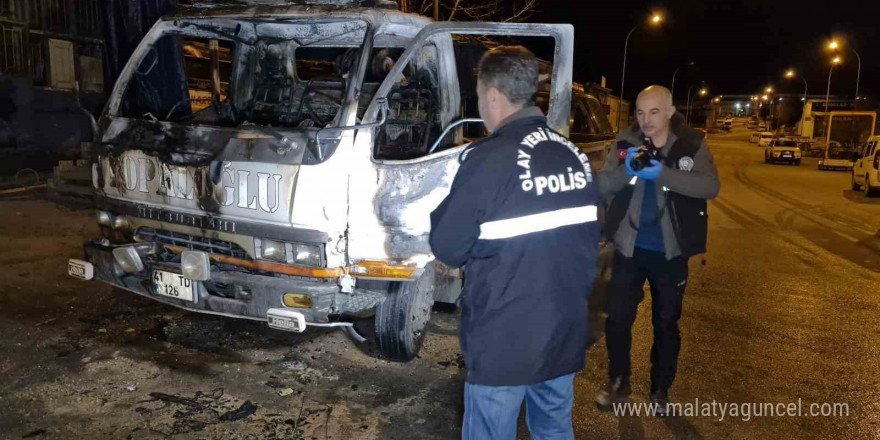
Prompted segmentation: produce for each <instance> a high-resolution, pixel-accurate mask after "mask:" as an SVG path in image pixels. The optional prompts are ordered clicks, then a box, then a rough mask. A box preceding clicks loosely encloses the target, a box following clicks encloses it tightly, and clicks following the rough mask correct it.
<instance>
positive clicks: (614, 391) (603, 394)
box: [596, 377, 630, 410]
mask: <svg viewBox="0 0 880 440" xmlns="http://www.w3.org/2000/svg"><path fill="white" fill-rule="evenodd" d="M629 393H630V388H629V381H628V380H626V379H624V378H622V377H617V378H614V380H612V381H611V382H608V383H607V384H605V387H604V388H603V389H602V391H600V392H599V394H598V395H597V396H596V405H597V406H598V407H599V409H604V410H608V409H611V406H612V405H613V404H615V403H627V402H629Z"/></svg>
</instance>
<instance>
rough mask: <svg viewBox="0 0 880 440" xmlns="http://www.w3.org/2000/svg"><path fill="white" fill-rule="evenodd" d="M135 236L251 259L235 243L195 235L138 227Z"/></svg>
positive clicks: (210, 252) (141, 238)
mask: <svg viewBox="0 0 880 440" xmlns="http://www.w3.org/2000/svg"><path fill="white" fill-rule="evenodd" d="M135 238H136V239H137V240H138V241H149V242H153V243H159V244H163V245H170V246H179V247H183V248H187V249H191V250H194V251H204V252H207V253H209V254H220V255H226V256H229V257H233V258H241V259H245V260H250V259H251V258H250V256H249V255H248V254H247V252H245V251H244V249H242V248H241V246H239V245H237V244H235V243H231V242H228V241H223V240H215V239H212V238H205V237H199V236H196V235H189V234H182V233H180V232H172V231H165V230H162V229H155V228H147V227H142V228H138V230H137V233H136V234H135Z"/></svg>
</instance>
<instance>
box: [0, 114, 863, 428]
mask: <svg viewBox="0 0 880 440" xmlns="http://www.w3.org/2000/svg"><path fill="white" fill-rule="evenodd" d="M747 136H748V133H747V132H745V131H744V130H736V131H734V133H733V134H719V135H710V141H709V142H710V147H711V149H712V152H713V153H714V155H715V159H716V164H717V165H718V169H719V172H720V176H721V181H722V189H721V194H720V196H719V198H718V199H716V200H714V201H712V202H711V203H710V207H709V222H710V232H709V234H710V235H709V252H708V254H707V255H706V257H705V264H704V263H703V259H701V258H695V259H693V260H692V261H691V278H690V283H689V288H688V291H687V293H686V297H685V302H684V313H683V318H682V321H681V329H682V335H683V347H682V353H681V360H680V364H679V377H678V379H677V381H676V383H675V385H674V387H673V388H672V390H671V398H672V400H673V401H674V402H679V403H682V404H685V403H694V402H695V401H697V400H696V399H699V400H698V401H697V402H699V403H700V404H703V403H709V404H711V402H713V401H714V402H715V403H716V407H715V411H716V413H715V414H710V413H706V412H705V411H706V410H705V407H704V406H701V407H698V408H697V409H698V412H697V413H696V414H689V415H688V414H686V415H684V416H682V417H674V418H668V419H662V420H661V419H656V418H654V417H650V416H645V415H641V416H638V417H636V416H625V417H617V416H615V415H614V414H612V413H607V412H600V411H598V410H597V409H596V407H595V405H594V404H593V397H594V396H595V394H596V392H597V391H598V390H599V388H600V387H601V386H602V384H603V382H604V381H605V367H606V360H605V359H606V358H605V349H604V345H603V343H604V340H600V341H599V343H598V344H596V345H595V346H594V347H593V348H592V349H591V350H590V351H589V352H588V353H587V363H588V367H587V369H586V370H585V371H584V372H582V373H581V374H579V375H578V376H577V379H576V403H575V411H574V421H575V428H576V437H577V438H578V439H614V438H624V439H630V438H632V439H641V438H645V439H665V438H694V439H700V438H711V439H719V438H720V439H726V438H736V439H740V438H742V439H753V438H793V439H794V438H798V439H799V438H859V439H876V438H880V416H878V414H880V325H878V324H880V318H878V317H880V292H878V286H880V238H878V235H877V234H878V230H880V199H873V200H868V199H865V198H864V197H863V196H862V195H861V194H857V193H854V192H852V191H849V190H848V188H849V174H848V173H841V172H830V171H818V170H816V167H815V160H814V159H805V160H804V163H803V165H802V166H800V167H795V166H785V165H767V164H764V163H763V160H762V152H761V150H760V149H759V148H757V147H756V146H755V145H754V144H749V143H748V142H747ZM0 212H3V213H4V214H3V215H2V216H0V242H2V243H4V244H5V245H6V252H4V253H3V254H2V255H0V334H2V335H4V336H5V337H3V338H0V352H2V353H3V354H2V355H0V375H2V377H3V378H4V379H3V380H2V381H0V439H7V438H9V439H19V438H38V439H44V438H83V439H91V438H108V439H117V438H119V439H246V438H249V439H250V438H252V439H301V438H303V439H313V438H314V439H329V438H334V439H383V440H384V439H455V438H458V437H459V435H460V434H459V431H458V426H459V423H460V420H461V414H462V392H461V387H462V381H463V380H464V377H465V375H464V369H463V368H462V365H461V359H460V356H459V354H458V347H457V339H456V336H455V328H456V325H457V322H456V319H457V315H456V314H455V313H448V312H442V311H438V312H436V313H435V314H434V316H433V318H432V323H431V328H430V331H431V333H430V335H429V338H428V340H427V342H426V346H425V348H424V349H423V352H422V354H421V356H420V358H418V359H416V360H414V361H413V362H410V363H407V364H400V363H390V362H386V361H384V360H381V359H377V358H376V355H375V351H374V350H373V349H372V347H370V346H369V345H367V346H364V347H354V346H353V345H352V344H351V343H350V342H349V341H348V340H347V339H346V338H345V337H344V336H343V335H342V334H341V333H339V332H328V331H316V330H310V331H308V332H306V333H304V334H301V335H296V334H288V333H284V332H279V331H274V330H270V329H268V328H266V326H265V325H264V324H262V323H258V322H246V321H237V320H229V319H224V318H220V317H213V316H205V315H198V314H193V313H188V312H184V311H180V310H177V309H173V308H170V307H167V306H164V305H160V304H157V303H154V302H152V301H149V300H146V299H143V298H140V297H137V296H135V295H133V294H128V293H125V292H114V291H113V290H111V289H110V288H108V287H106V286H101V285H98V284H94V283H82V282H78V281H76V280H72V279H70V278H68V277H67V276H66V273H65V267H66V266H65V262H66V259H67V258H69V257H70V256H76V255H79V254H80V253H81V251H80V248H79V246H80V244H81V243H82V242H83V241H84V240H85V239H87V238H89V237H93V236H95V235H96V234H97V228H96V226H95V221H94V217H93V215H92V213H91V211H89V210H85V211H71V210H69V209H66V208H64V207H60V206H57V205H55V204H53V203H50V202H47V201H45V200H41V199H39V198H34V197H19V198H15V199H0ZM649 307H650V298H646V300H645V302H644V303H643V304H642V306H641V312H640V315H639V319H638V320H637V322H636V324H635V328H634V331H633V333H634V341H633V366H634V372H633V386H634V394H633V401H635V402H646V401H647V398H646V395H647V392H648V385H649V383H648V381H649V378H648V356H649V351H650V345H651V324H650V313H649ZM798 402H800V405H801V408H802V409H801V411H802V413H803V414H804V415H801V416H794V417H789V416H772V417H771V416H768V415H767V414H766V412H763V413H762V414H761V415H760V416H758V415H751V416H750V417H748V420H744V419H746V418H747V417H745V416H744V414H742V412H741V411H740V412H739V413H738V415H737V416H733V415H731V414H730V412H729V411H730V408H731V405H734V404H735V405H740V404H745V403H772V404H774V405H775V404H779V403H783V404H789V403H795V404H797V403H798ZM814 403H817V404H822V403H829V404H834V403H842V404H846V405H847V407H846V408H847V409H848V415H844V416H837V417H822V416H819V417H810V416H809V415H807V414H808V413H809V411H810V409H811V404H814ZM720 405H727V408H728V413H727V414H725V417H724V418H723V420H719V418H720V417H721V414H720V413H719V412H718V411H719V410H720ZM682 408H683V409H684V408H685V407H684V406H683V407H682ZM748 408H749V412H750V414H753V410H752V409H751V407H748ZM819 409H820V410H821V407H819ZM829 409H830V407H829ZM838 409H841V407H840V406H838ZM523 427H524V426H523ZM520 438H524V439H525V438H528V436H527V434H526V433H525V432H522V433H521V435H520Z"/></svg>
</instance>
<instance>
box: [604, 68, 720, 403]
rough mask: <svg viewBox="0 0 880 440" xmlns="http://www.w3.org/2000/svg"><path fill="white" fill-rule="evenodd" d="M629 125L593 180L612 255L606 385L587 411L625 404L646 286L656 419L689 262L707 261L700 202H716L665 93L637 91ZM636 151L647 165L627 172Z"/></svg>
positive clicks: (668, 381) (691, 139)
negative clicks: (650, 153)
mask: <svg viewBox="0 0 880 440" xmlns="http://www.w3.org/2000/svg"><path fill="white" fill-rule="evenodd" d="M636 119H637V123H636V124H633V126H632V127H630V128H629V129H627V130H624V131H623V132H622V133H621V134H620V135H619V136H618V138H617V140H618V142H617V150H616V151H615V152H613V153H612V154H609V155H608V159H607V160H606V162H605V167H604V168H603V169H602V171H600V172H599V173H598V174H599V176H598V177H599V185H600V191H601V193H602V195H605V196H610V195H613V197H614V198H613V199H612V201H611V206H610V207H609V209H608V213H607V216H606V220H605V232H606V235H607V236H608V238H610V239H611V240H612V241H613V242H614V249H615V253H614V263H613V266H612V274H611V284H610V291H609V295H608V303H607V305H606V312H607V313H608V320H607V321H606V322H605V334H606V339H605V341H606V346H607V348H608V358H609V361H608V369H609V372H608V376H609V382H608V384H607V385H606V386H605V389H604V390H603V391H602V392H601V393H600V394H599V396H598V397H597V398H596V402H597V403H598V404H599V405H600V407H609V406H610V405H611V404H613V403H621V402H626V401H627V400H628V396H629V393H630V383H629V376H630V346H631V342H632V325H633V322H634V321H635V319H636V309H637V307H638V305H639V303H640V302H641V300H642V298H643V297H644V291H643V288H644V285H645V280H646V279H647V281H648V283H649V284H650V286H651V307H652V322H653V325H654V346H653V348H652V349H651V394H650V399H651V402H652V403H655V404H656V405H657V406H656V413H657V414H658V415H661V416H662V415H665V414H666V413H667V403H668V391H669V388H670V387H671V386H672V381H673V380H674V379H675V373H676V368H677V364H678V353H679V350H680V348H681V336H680V334H679V330H678V320H679V318H680V317H681V306H682V299H683V295H684V291H685V287H686V286H687V279H688V258H689V257H691V256H693V255H697V254H701V253H704V252H706V230H707V225H708V216H707V214H706V212H707V210H706V200H707V199H712V198H714V197H715V196H716V195H717V194H718V191H719V189H720V183H719V181H718V173H717V171H716V169H715V163H714V161H713V159H712V153H710V152H709V149H708V148H707V147H706V140H705V139H704V137H703V135H702V134H701V133H700V132H698V131H696V130H692V129H690V128H687V127H686V126H685V125H684V123H683V120H682V118H681V115H680V114H677V113H676V112H675V107H673V106H672V95H671V94H670V93H669V90H667V89H666V88H665V87H662V86H651V87H648V88H646V89H645V90H643V91H642V93H640V94H639V96H638V99H637V100H636ZM645 146H649V147H654V148H655V149H656V150H655V151H656V156H654V158H653V159H651V160H650V163H649V164H647V166H646V167H645V168H643V169H640V170H634V169H633V167H632V166H631V164H632V161H633V160H634V159H635V158H636V156H637V155H638V154H639V148H638V147H645ZM636 168H638V167H636Z"/></svg>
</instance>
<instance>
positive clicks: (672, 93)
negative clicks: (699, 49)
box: [669, 61, 694, 102]
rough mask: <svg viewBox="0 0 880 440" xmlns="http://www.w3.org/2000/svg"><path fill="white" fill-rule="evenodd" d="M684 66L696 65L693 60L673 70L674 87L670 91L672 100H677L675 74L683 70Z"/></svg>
mask: <svg viewBox="0 0 880 440" xmlns="http://www.w3.org/2000/svg"><path fill="white" fill-rule="evenodd" d="M682 67H694V62H693V61H691V62H689V63H687V64H685V65H684V66H679V68H678V69H675V72H672V88H671V90H670V91H669V94H670V95H672V101H673V102H675V75H676V74H677V73H678V71H679V70H681V68H682Z"/></svg>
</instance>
